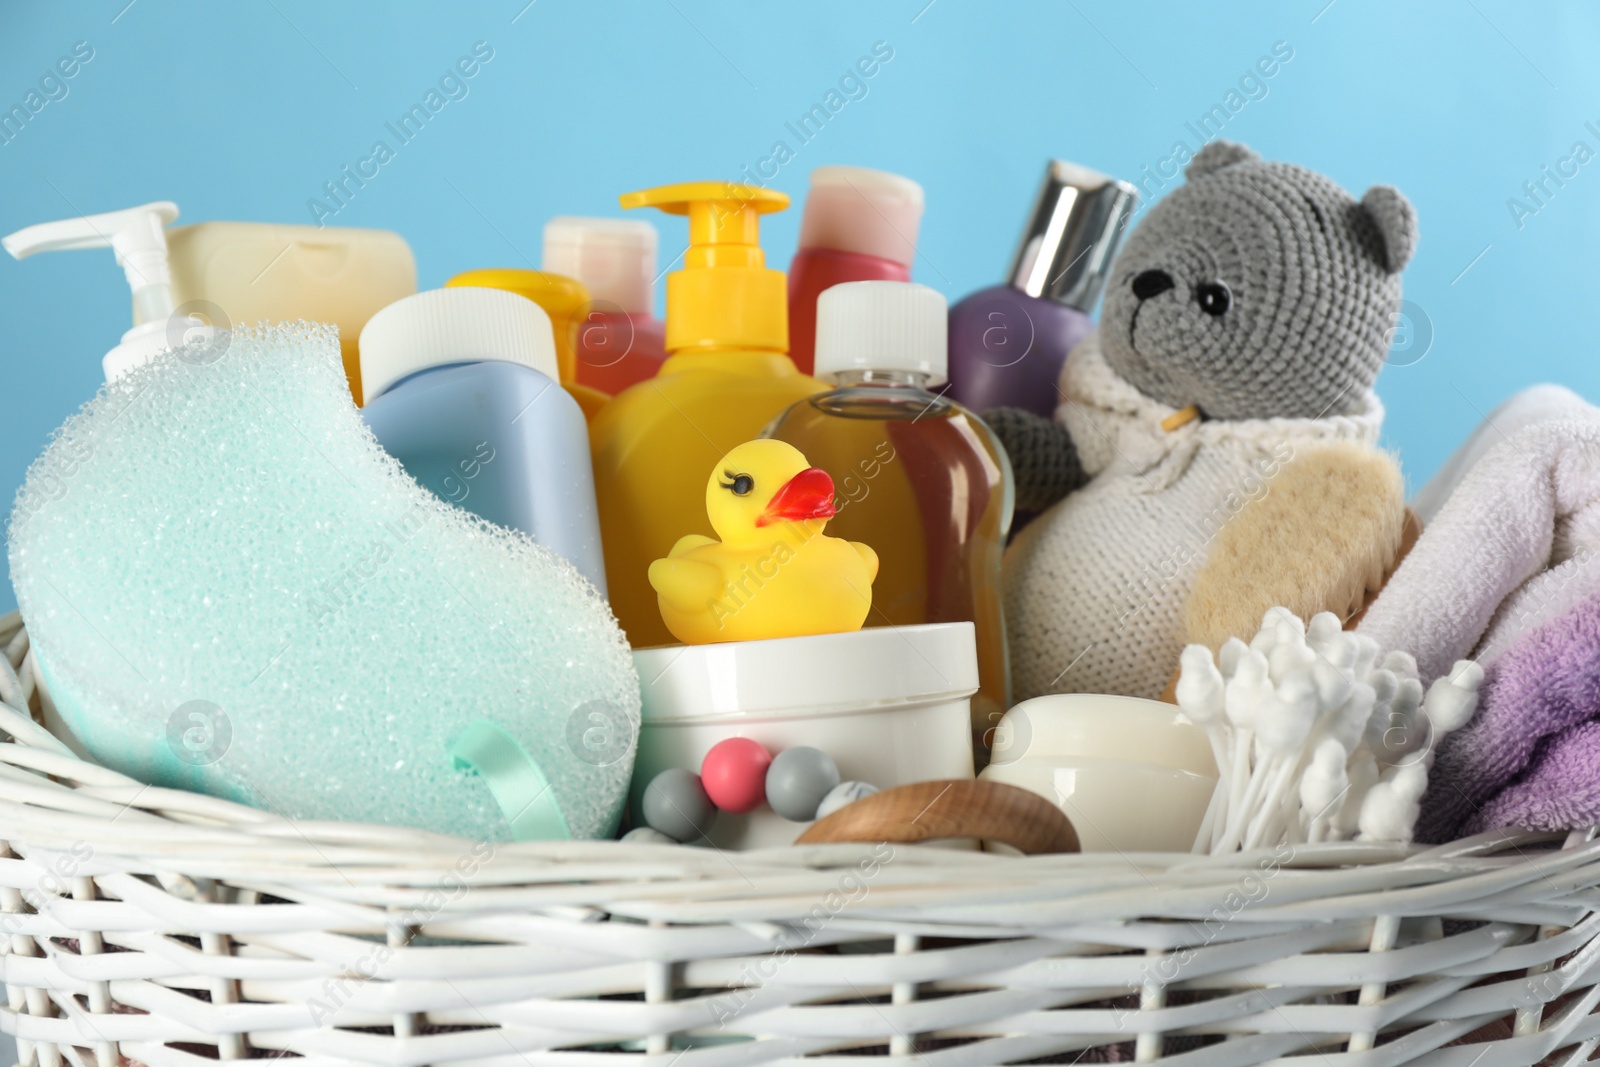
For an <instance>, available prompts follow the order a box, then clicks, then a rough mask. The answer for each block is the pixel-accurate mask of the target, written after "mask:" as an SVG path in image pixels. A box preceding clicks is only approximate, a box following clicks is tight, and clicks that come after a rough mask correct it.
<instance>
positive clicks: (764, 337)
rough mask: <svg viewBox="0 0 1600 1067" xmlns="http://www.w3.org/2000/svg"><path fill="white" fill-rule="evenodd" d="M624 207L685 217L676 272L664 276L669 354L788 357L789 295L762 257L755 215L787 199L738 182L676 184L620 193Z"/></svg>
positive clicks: (782, 204) (781, 205)
mask: <svg viewBox="0 0 1600 1067" xmlns="http://www.w3.org/2000/svg"><path fill="white" fill-rule="evenodd" d="M620 201H621V204H622V206H623V207H625V208H634V207H654V208H660V209H661V210H662V211H665V212H666V213H667V214H669V215H687V216H688V217H689V249H688V251H687V252H685V253H684V256H683V269H682V270H680V271H674V272H673V273H672V274H670V275H668V276H667V336H666V348H667V351H668V352H674V353H676V352H684V351H717V350H719V349H723V350H728V349H731V350H750V349H757V350H764V351H771V352H787V351H789V307H788V290H787V285H786V283H785V281H784V276H783V272H782V271H778V270H769V269H768V268H767V265H766V257H765V256H764V255H763V254H762V252H761V244H760V236H761V222H760V217H761V216H762V215H766V214H769V213H771V212H774V211H782V210H783V209H784V208H786V207H788V206H789V198H788V196H786V195H785V194H783V193H780V192H777V191H775V190H772V189H763V188H761V187H759V186H755V185H741V184H739V183H737V182H680V183H678V184H676V185H661V186H657V187H655V188H654V189H642V190H640V191H638V192H634V193H624V194H623V195H622V197H621V198H620Z"/></svg>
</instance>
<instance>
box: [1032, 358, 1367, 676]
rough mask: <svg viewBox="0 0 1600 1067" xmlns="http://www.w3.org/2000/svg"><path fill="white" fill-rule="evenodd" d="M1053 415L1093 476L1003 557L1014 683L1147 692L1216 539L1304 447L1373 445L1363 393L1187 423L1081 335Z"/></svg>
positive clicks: (1167, 659) (1176, 645)
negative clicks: (1328, 410) (1347, 404)
mask: <svg viewBox="0 0 1600 1067" xmlns="http://www.w3.org/2000/svg"><path fill="white" fill-rule="evenodd" d="M1061 391H1062V394H1063V396H1064V398H1065V401H1064V403H1063V404H1062V405H1061V409H1060V412H1059V416H1058V417H1059V418H1060V419H1061V420H1062V422H1064V423H1065V424H1066V426H1067V429H1068V431H1069V433H1070V434H1071V436H1072V439H1073V440H1074V441H1077V442H1081V445H1080V447H1079V449H1078V456H1079V460H1080V462H1081V463H1082V465H1083V468H1084V471H1085V472H1086V473H1087V474H1089V475H1090V476H1091V480H1090V481H1089V482H1088V484H1086V485H1085V486H1084V487H1083V488H1082V489H1080V490H1078V491H1077V492H1075V493H1073V494H1071V495H1070V496H1068V497H1067V498H1066V499H1064V500H1062V501H1061V502H1060V503H1059V504H1058V505H1056V507H1055V508H1054V509H1053V510H1052V511H1051V512H1050V513H1049V514H1048V515H1046V516H1044V517H1043V518H1041V519H1040V520H1039V521H1037V522H1034V523H1031V524H1030V525H1029V526H1027V527H1026V528H1025V529H1024V530H1023V531H1022V532H1021V533H1020V534H1019V535H1018V536H1017V539H1016V541H1015V542H1014V543H1013V544H1012V546H1011V548H1010V550H1009V551H1008V552H1007V554H1006V575H1005V597H1006V616H1007V623H1008V626H1009V627H1010V632H1011V634H1012V646H1011V670H1012V684H1013V686H1014V687H1015V689H1016V691H1017V693H1018V694H1019V696H1020V697H1022V698H1023V699H1026V698H1027V697H1030V696H1036V695H1038V694H1041V693H1050V692H1055V693H1063V692H1070V693H1122V694H1125V695H1128V696H1141V697H1151V698H1154V697H1157V696H1159V695H1160V694H1161V692H1162V690H1163V688H1164V687H1165V686H1166V684H1167V681H1168V678H1169V677H1170V676H1171V674H1172V670H1173V666H1174V665H1175V664H1176V663H1177V662H1178V654H1179V653H1180V652H1181V651H1182V650H1183V646H1184V644H1185V643H1186V641H1187V639H1188V638H1187V635H1186V633H1185V629H1184V625H1183V607H1184V604H1185V602H1186V601H1187V600H1188V597H1189V594H1190V591H1191V589H1192V586H1193V581H1194V577H1195V574H1196V573H1197V572H1198V571H1199V569H1200V567H1201V566H1202V565H1203V564H1204V562H1205V560H1206V558H1207V552H1208V549H1209V548H1210V546H1211V544H1212V542H1213V540H1214V539H1215V538H1216V535H1217V532H1218V531H1219V530H1220V529H1221V528H1222V526H1223V525H1224V524H1225V523H1227V522H1228V521H1230V520H1232V519H1233V518H1235V517H1236V516H1237V515H1238V514H1239V513H1240V511H1242V510H1243V509H1244V507H1245V506H1246V505H1248V504H1249V503H1250V502H1251V501H1253V500H1259V499H1260V498H1261V497H1263V496H1264V495H1265V494H1266V493H1268V492H1270V491H1271V489H1272V480H1273V479H1274V478H1276V477H1277V476H1278V474H1279V473H1280V472H1281V471H1282V470H1283V467H1284V465H1285V464H1287V463H1289V462H1290V461H1291V460H1293V459H1294V457H1295V455H1296V454H1297V453H1298V452H1299V451H1301V450H1303V449H1304V448H1305V447H1307V446H1309V445H1317V444H1322V443H1326V442H1329V441H1340V440H1342V441H1357V442H1360V443H1363V444H1366V445H1369V446H1370V445H1375V444H1376V443H1377V438H1378V431H1379V429H1380V427H1381V424H1382V419H1383V409H1382V407H1381V406H1380V405H1379V403H1378V399H1377V397H1376V396H1374V395H1373V394H1372V393H1371V392H1370V391H1369V392H1365V393H1363V394H1362V395H1361V396H1360V397H1359V398H1358V400H1359V403H1358V405H1357V408H1356V410H1355V411H1353V412H1352V413H1351V414H1349V415H1340V416H1332V417H1328V418H1322V419H1241V420H1206V421H1200V420H1195V421H1190V422H1187V423H1185V424H1184V425H1182V426H1175V427H1173V428H1172V429H1167V428H1165V427H1164V426H1163V423H1168V424H1169V425H1170V420H1171V419H1172V418H1173V416H1174V415H1175V414H1176V413H1175V411H1174V409H1172V408H1171V407H1168V406H1167V405H1164V404H1162V403H1160V402H1159V401H1155V400H1152V399H1150V398H1149V397H1146V396H1144V395H1143V394H1142V393H1140V392H1139V391H1138V390H1137V389H1134V388H1133V386H1131V385H1129V384H1128V383H1127V382H1125V381H1123V380H1122V379H1121V378H1119V377H1117V376H1116V375H1115V374H1114V373H1113V372H1112V371H1111V369H1110V368H1109V367H1108V366H1107V365H1106V363H1105V359H1104V356H1103V355H1102V354H1101V352H1100V349H1099V345H1098V342H1097V340H1096V339H1095V338H1093V337H1091V338H1090V339H1088V340H1086V341H1085V342H1084V343H1083V344H1082V345H1080V346H1079V347H1078V348H1077V349H1075V350H1074V351H1073V353H1072V358H1071V359H1070V360H1069V361H1068V362H1067V366H1066V368H1065V369H1064V370H1063V373H1062V377H1061Z"/></svg>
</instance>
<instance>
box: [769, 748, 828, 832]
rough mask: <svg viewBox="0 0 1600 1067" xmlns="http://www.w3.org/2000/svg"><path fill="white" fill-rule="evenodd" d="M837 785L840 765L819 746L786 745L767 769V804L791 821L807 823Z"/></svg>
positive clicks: (815, 814)
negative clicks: (790, 746)
mask: <svg viewBox="0 0 1600 1067" xmlns="http://www.w3.org/2000/svg"><path fill="white" fill-rule="evenodd" d="M838 784H839V765H838V764H837V763H834V762H833V758H832V757H831V756H829V755H828V754H827V753H826V752H824V751H822V750H821V749H819V748H811V747H810V746H809V745H801V746H800V747H799V748H786V749H784V750H783V751H782V752H780V753H778V754H777V755H776V756H774V757H773V759H772V766H770V767H768V768H767V803H768V804H771V805H772V810H773V811H775V812H777V813H778V814H779V815H782V816H783V817H784V818H785V819H789V820H791V821H793V822H810V821H811V820H812V819H815V818H816V817H817V805H818V804H820V803H822V798H823V797H825V796H827V795H828V793H829V792H830V791H831V790H832V789H833V787H834V786H836V785H838Z"/></svg>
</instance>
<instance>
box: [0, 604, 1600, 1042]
mask: <svg viewBox="0 0 1600 1067" xmlns="http://www.w3.org/2000/svg"><path fill="white" fill-rule="evenodd" d="M0 646H3V647H5V650H6V654H5V657H4V660H5V664H3V665H0V699H3V700H4V701H5V702H6V704H5V706H3V707H0V735H4V736H5V737H6V738H7V740H6V742H5V743H3V744H0V820H3V821H0V828H3V836H4V840H5V845H4V854H3V857H0V910H3V912H4V914H3V915H0V922H3V923H4V925H5V927H6V933H7V934H8V937H7V938H6V944H7V949H8V951H7V953H6V954H5V956H4V957H3V962H4V975H3V977H4V980H5V983H6V985H7V988H8V990H9V994H10V1003H9V1005H8V1006H7V1008H6V1010H5V1011H4V1013H3V1015H0V1022H3V1025H4V1028H5V1029H6V1030H8V1031H14V1032H15V1033H16V1035H17V1037H18V1039H19V1049H20V1054H21V1056H22V1059H23V1061H24V1063H35V1062H36V1063H40V1064H46V1065H50V1067H54V1065H56V1064H60V1063H61V1062H63V1061H68V1062H70V1063H72V1064H78V1065H87V1064H91V1063H94V1064H98V1065H99V1067H116V1065H118V1064H121V1063H127V1062H130V1061H131V1062H136V1063H142V1064H149V1065H151V1067H168V1065H185V1067H189V1065H194V1064H198V1063H201V1062H203V1061H208V1060H215V1059H217V1058H222V1059H239V1058H266V1057H275V1056H289V1057H300V1058H303V1061H304V1062H305V1063H306V1064H307V1065H308V1067H309V1065H312V1064H316V1065H319V1067H320V1065H322V1064H393V1065H409V1064H444V1063H448V1064H463V1065H465V1064H471V1065H506V1067H522V1065H526V1064H540V1065H543V1064H594V1063H600V1062H606V1063H612V1064H614V1063H617V1062H620V1061H619V1057H622V1056H627V1057H631V1058H630V1059H628V1060H627V1061H626V1062H629V1063H639V1064H645V1065H660V1067H666V1065H669V1064H680V1065H682V1067H698V1065H702V1064H704V1065H729V1067H733V1065H741V1064H757V1063H799V1062H801V1060H802V1058H804V1062H806V1063H808V1064H828V1063H836V1062H837V1063H842V1062H846V1061H850V1062H854V1061H855V1060H857V1059H858V1058H867V1057H871V1058H873V1059H879V1058H881V1057H883V1056H885V1055H890V1056H897V1057H899V1058H900V1059H901V1060H902V1061H904V1062H917V1063H928V1064H939V1065H952V1067H959V1065H967V1064H974V1065H976V1064H993V1063H1015V1062H1026V1061H1035V1062H1059V1063H1073V1062H1077V1061H1079V1060H1080V1059H1081V1060H1084V1061H1086V1062H1105V1061H1108V1060H1111V1061H1117V1060H1134V1059H1138V1060H1142V1061H1156V1060H1159V1061H1161V1062H1171V1063H1185V1064H1189V1063H1192V1064H1196V1065H1207V1067H1210V1065H1216V1067H1231V1065H1235V1064H1260V1063H1280V1062H1282V1063H1288V1062H1303V1063H1321V1064H1328V1065H1334V1067H1346V1065H1354V1064H1385V1065H1388V1064H1404V1063H1423V1062H1426V1063H1431V1064H1440V1065H1444V1067H1504V1065H1512V1064H1532V1063H1536V1062H1539V1061H1540V1060H1543V1059H1546V1058H1547V1057H1552V1056H1554V1057H1555V1058H1554V1059H1553V1060H1552V1062H1561V1063H1571V1064H1575V1063H1578V1062H1581V1061H1583V1060H1586V1059H1587V1058H1588V1056H1589V1054H1590V1053H1591V1052H1592V1051H1593V1050H1594V1049H1595V1047H1596V1045H1597V1043H1600V1016H1597V1015H1593V1014H1591V1012H1592V1011H1593V1009H1594V1008H1595V1005H1596V1002H1597V1001H1600V987H1597V986H1596V984H1595V983H1596V976H1597V973H1600V972H1597V971H1596V963H1597V961H1600V941H1597V940H1596V933H1597V932H1600V917H1597V916H1596V915H1595V909H1596V903H1597V901H1600V890H1597V886H1600V842H1593V841H1590V840H1589V838H1590V837H1591V836H1592V835H1590V834H1578V835H1572V836H1571V837H1570V838H1569V839H1568V840H1567V841H1566V842H1565V844H1566V845H1567V847H1565V848H1563V847H1561V846H1562V845H1563V842H1562V841H1561V840H1559V839H1555V840H1552V839H1550V838H1549V837H1548V836H1546V837H1540V836H1537V835H1531V834H1508V833H1500V834H1494V835H1486V836H1483V837H1479V838H1474V839H1471V840H1468V841H1463V842H1458V843H1456V844H1454V845H1451V846H1449V847H1445V848H1437V849H1431V850H1426V851H1424V850H1418V849H1400V848H1396V847H1387V846H1386V847H1376V846H1368V845H1362V844H1349V843H1346V844H1338V845H1322V846H1300V847H1297V848H1295V849H1293V850H1290V849H1288V848H1284V849H1282V850H1280V851H1279V852H1277V853H1272V852H1261V853H1253V854H1241V855H1233V856H1227V857H1215V858H1213V857H1197V856H1188V855H1180V854H1148V855H1127V856H1106V855H1070V856H1045V857H1032V858H1026V859H1022V858H1008V857H1003V856H997V855H989V854H983V853H972V852H959V851H948V850H940V849H933V848H917V847H911V846H905V845H888V844H878V845H848V846H841V845H834V846H818V847H808V848H791V849H778V850H770V851H763V852H745V853H738V854H730V853H724V852H718V851H715V850H711V849H701V848H679V847H669V846H652V845H621V844H617V843H610V842H577V843H563V844H543V843H540V844H517V845H494V846H490V845H487V844H480V843H474V842H469V841H465V840H459V839H455V838H449V837H443V836H438V835H433V834H426V833H420V832H416V831H409V830H402V829H394V828H385V827H373V826H360V825H351V824H340V823H305V822H300V823H295V822H291V821H289V820H286V819H283V818H280V817H278V816H277V815H275V814H273V813H271V812H262V811H256V810H253V809H249V808H243V807H239V806H237V805H233V804H229V803H226V802H222V801H218V800H214V799H211V798H207V797H202V796H197V795H193V794H188V793H183V792H175V791H170V790H163V789H158V788H152V787H147V786H144V785H141V784H139V783H137V782H133V781H131V780H129V779H127V778H125V777H123V776H122V775H120V774H116V773H114V772H111V771H108V770H106V769H104V768H101V767H97V766H95V765H93V764H90V763H87V762H85V761H83V760H80V759H79V758H77V757H76V756H74V755H73V754H72V753H71V752H70V751H68V749H67V748H66V747H65V746H64V745H63V744H62V743H61V742H59V741H58V740H56V739H55V738H54V737H53V736H51V735H50V734H49V733H47V732H46V731H45V730H44V729H43V728H42V727H40V726H39V725H37V724H36V722H35V719H34V714H36V713H37V710H38V704H39V701H38V699H37V694H36V693H35V691H34V690H35V683H34V679H33V674H32V669H31V661H30V660H28V659H27V658H26V651H27V639H26V635H25V633H23V632H22V631H21V629H20V623H19V621H18V620H17V619H16V617H15V616H11V617H8V618H7V619H6V620H4V621H0ZM8 667H9V668H14V669H15V670H12V669H8ZM30 705H31V712H32V713H30V714H24V713H23V711H22V710H21V709H23V708H24V707H29V706H30ZM1462 1039H1466V1040H1465V1042H1463V1040H1462Z"/></svg>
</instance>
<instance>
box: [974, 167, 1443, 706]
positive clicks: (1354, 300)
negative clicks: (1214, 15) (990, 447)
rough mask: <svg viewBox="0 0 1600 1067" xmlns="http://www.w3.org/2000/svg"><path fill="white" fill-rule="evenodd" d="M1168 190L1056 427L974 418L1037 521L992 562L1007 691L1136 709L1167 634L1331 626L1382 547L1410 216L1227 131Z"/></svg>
mask: <svg viewBox="0 0 1600 1067" xmlns="http://www.w3.org/2000/svg"><path fill="white" fill-rule="evenodd" d="M1185 177H1186V182H1185V184H1184V185H1182V186H1180V187H1179V188H1177V189H1176V190H1174V191H1173V192H1172V193H1171V194H1170V195H1169V196H1167V197H1166V198H1165V199H1163V200H1162V201H1161V202H1159V203H1158V204H1156V205H1155V206H1154V207H1152V208H1151V209H1150V211H1149V213H1148V215H1147V216H1146V217H1145V219H1144V220H1143V221H1142V222H1141V223H1140V224H1139V225H1138V227H1137V228H1136V229H1135V230H1134V232H1133V233H1132V234H1130V235H1129V237H1128V240H1127V242H1126V244H1125V245H1124V247H1123V249H1122V251H1121V253H1120V254H1119V255H1118V257H1117V260H1116V262H1115V264H1114V266H1113V268H1112V272H1111V276H1110V281H1109V283H1108V288H1107V292H1106V298H1105V305H1104V308H1103V311H1102V315H1101V321H1100V324H1099V327H1098V330H1097V331H1096V332H1095V333H1092V334H1090V335H1089V336H1088V337H1087V338H1086V339H1085V340H1084V341H1083V342H1082V343H1081V344H1079V345H1078V347H1077V348H1075V349H1074V350H1073V352H1072V354H1071V356H1070V357H1069V358H1068V359H1067V362H1066V365H1065V366H1064V368H1063V369H1062V373H1061V379H1060V382H1059V386H1058V388H1059V391H1060V405H1059V407H1058V408H1057V411H1056V422H1055V423H1051V422H1050V421H1049V420H1045V419H1040V418H1039V417H1038V416H1035V415H1031V414H1027V413H1024V412H1021V411H1016V410H1014V409H1000V410H998V411H994V412H990V413H988V414H987V415H986V418H988V419H989V421H990V423H991V425H992V426H993V428H994V429H995V431H996V433H997V434H998V435H999V436H1000V438H1001V440H1002V441H1003V442H1004V444H1005V446H1006V449H1007V451H1008V453H1009V455H1010V457H1011V460H1012V464H1013V467H1014V470H1015V472H1016V479H1017V483H1016V484H1017V508H1018V510H1019V511H1028V510H1031V511H1043V512H1044V513H1043V514H1042V515H1040V516H1039V517H1038V518H1037V519H1035V520H1034V521H1033V522H1032V523H1031V524H1029V525H1028V526H1026V527H1025V528H1024V529H1023V530H1022V531H1021V533H1020V534H1018V536H1017V538H1016V539H1015V541H1014V542H1013V543H1012V545H1011V547H1010V548H1009V549H1008V550H1007V553H1006V560H1005V577H1004V597H1005V604H1006V627H1007V631H1008V635H1009V639H1010V642H1011V667H1012V678H1013V689H1014V695H1015V698H1016V699H1019V700H1021V699H1027V698H1029V697H1033V696H1038V695H1040V694H1043V693H1050V692H1099V693H1121V694H1126V695H1131V696H1144V697H1155V696H1157V695H1158V694H1160V693H1161V692H1162V691H1163V688H1164V686H1165V685H1166V684H1167V682H1168V681H1169V679H1170V678H1171V677H1172V675H1173V672H1174V670H1175V668H1176V666H1177V663H1178V657H1179V654H1180V652H1181V651H1182V649H1183V646H1184V645H1185V644H1186V643H1188V642H1191V641H1200V642H1203V643H1207V644H1210V645H1212V646H1213V647H1216V646H1218V645H1220V644H1221V643H1222V641H1223V640H1224V639H1225V638H1227V637H1229V636H1240V637H1242V638H1244V639H1246V640H1248V639H1249V637H1250V635H1252V634H1254V633H1255V632H1256V630H1257V627H1258V626H1259V625H1260V621H1261V618H1262V614H1263V612H1265V611H1266V610H1267V609H1268V608H1271V607H1272V606H1274V605H1283V606H1286V607H1289V608H1291V609H1292V610H1294V611H1295V612H1296V614H1299V615H1300V616H1301V617H1303V618H1309V617H1310V616H1311V615H1312V614H1314V613H1315V612H1316V611H1321V610H1325V609H1326V610H1335V611H1340V612H1341V613H1342V614H1344V615H1347V616H1348V615H1350V614H1352V613H1353V612H1355V611H1357V610H1358V609H1359V608H1360V607H1361V605H1362V603H1363V601H1364V599H1365V598H1366V597H1367V596H1369V595H1370V594H1371V592H1372V591H1373V590H1374V589H1375V588H1376V587H1377V585H1378V584H1380V583H1381V581H1382V579H1383V576H1384V574H1385V572H1386V571H1387V570H1389V568H1390V566H1391V564H1392V563H1393V562H1394V558H1395V556H1396V554H1397V553H1398V552H1399V551H1400V546H1401V540H1402V535H1403V529H1402V528H1403V526H1404V524H1405V516H1406V513H1405V507H1404V490H1403V484H1402V480H1401V478H1400V474H1399V469H1398V467H1397V465H1396V464H1395V462H1394V460H1393V459H1392V458H1391V457H1389V456H1388V455H1387V454H1385V453H1382V452H1380V451H1379V450H1378V449H1377V447H1376V446H1377V439H1378V432H1379V429H1380V426H1381V424H1382V419H1383V408H1382V406H1381V405H1380V404H1379V402H1378V399H1377V396H1376V395H1375V394H1374V392H1373V389H1372V386H1373V382H1374V380H1375V379H1376V378H1377V375H1378V371H1379V369H1380V368H1381V367H1382V365H1383V363H1384V359H1385V356H1386V355H1387V352H1388V348H1389V339H1390V334H1389V330H1390V326H1391V324H1392V322H1393V317H1394V315H1395V313H1396V311H1397V310H1398V305H1399V301H1400V278H1399V274H1400V271H1401V270H1402V269H1403V268H1404V267H1405V265H1406V263H1407V261H1408V260H1409V259H1410V258H1411V254H1412V250H1413V249H1414V247H1415V245H1416V240H1417V229H1416V216H1415V214H1414V212H1413V210H1412V208H1411V205H1410V203H1409V202H1408V201H1407V200H1406V198H1405V197H1404V196H1402V195H1401V194H1400V192H1399V191H1397V190H1395V189H1393V188H1391V187H1389V186H1386V185H1377V186H1373V187H1372V188H1371V189H1368V190H1367V192H1366V194H1365V195H1364V196H1362V198H1361V199H1360V200H1359V201H1357V200H1356V199H1354V198H1353V197H1351V196H1350V195H1349V194H1348V193H1346V192H1345V191H1344V190H1343V189H1341V188H1339V186H1337V185H1336V184H1334V183H1333V182H1332V181H1331V180H1329V179H1328V178H1326V177H1324V176H1322V175H1320V174H1317V173H1314V172H1312V171H1310V170H1307V169H1305V168H1303V167H1297V166H1292V165H1290V164H1286V163H1273V162H1265V161H1263V160H1262V159H1261V158H1260V157H1259V156H1257V155H1256V154H1255V153H1254V152H1252V151H1251V150H1250V149H1248V148H1246V147H1244V146H1242V145H1237V144H1231V143H1229V142H1225V141H1214V142H1212V143H1211V144H1209V145H1207V146H1205V147H1204V148H1203V149H1201V150H1200V152H1198V153H1196V155H1195V157H1194V159H1193V160H1192V161H1191V162H1190V163H1189V165H1188V167H1187V168H1186V170H1185ZM1046 509H1048V510H1046Z"/></svg>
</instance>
